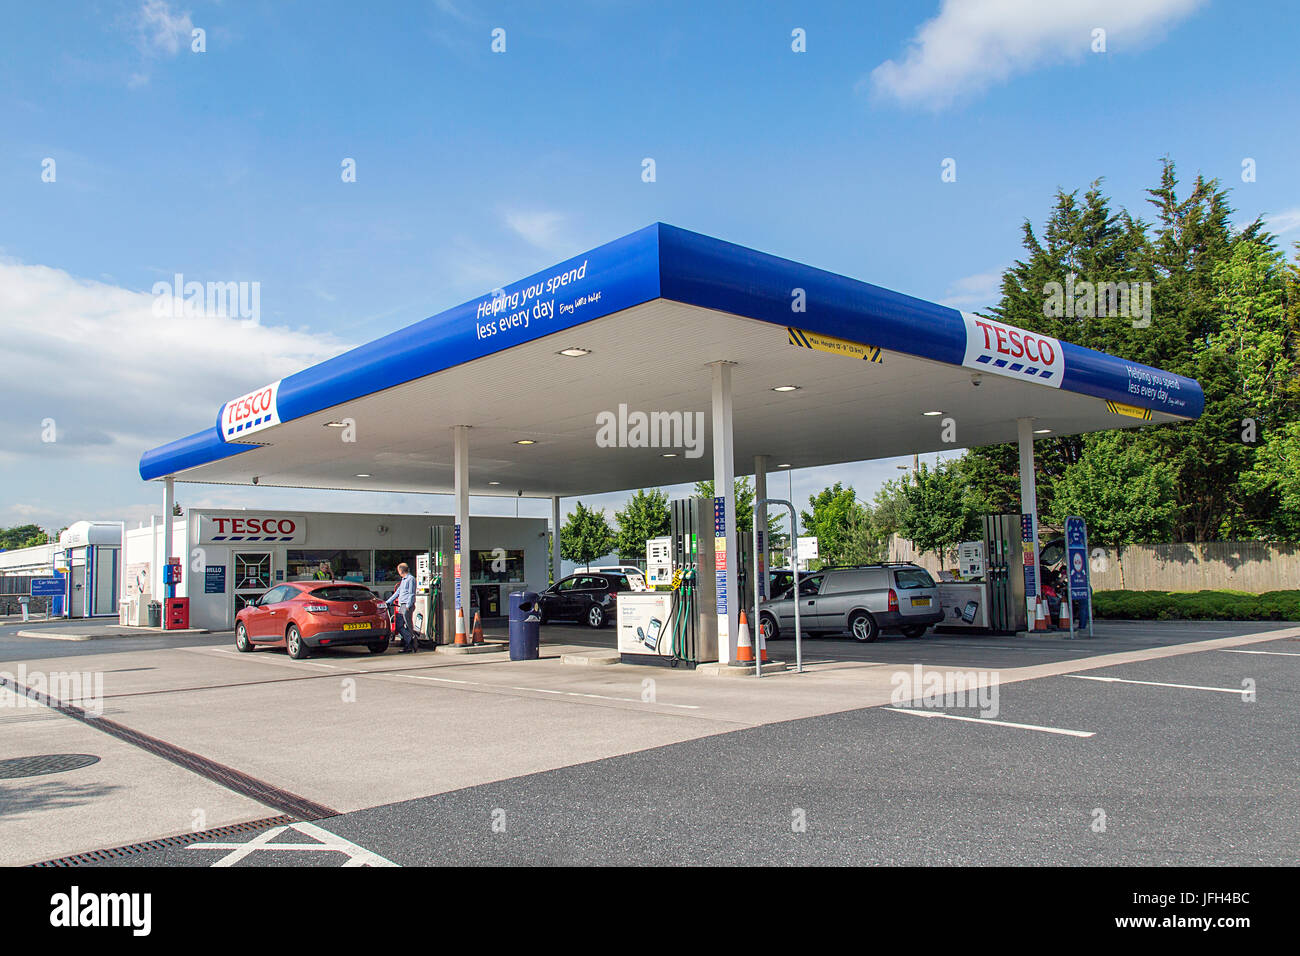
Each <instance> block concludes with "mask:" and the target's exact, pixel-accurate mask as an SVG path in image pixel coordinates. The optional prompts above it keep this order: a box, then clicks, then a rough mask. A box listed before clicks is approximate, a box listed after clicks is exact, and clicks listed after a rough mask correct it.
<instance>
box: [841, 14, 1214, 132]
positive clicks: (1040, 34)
mask: <svg viewBox="0 0 1300 956" xmlns="http://www.w3.org/2000/svg"><path fill="white" fill-rule="evenodd" d="M1203 2H1204V0H944V3H943V6H942V8H941V9H940V10H939V13H938V14H937V15H936V16H935V17H934V18H933V19H930V20H927V21H926V22H925V23H923V24H922V25H921V27H920V29H918V30H917V33H916V36H915V37H913V39H912V41H911V45H910V46H909V47H908V49H907V51H906V53H905V54H904V55H903V56H902V57H901V59H900V60H897V61H896V60H886V61H885V62H884V63H882V64H880V65H879V66H877V67H876V68H875V69H874V70H873V71H872V72H871V76H870V85H871V87H872V89H873V90H874V91H875V92H876V93H877V94H878V95H881V96H884V97H887V98H890V99H894V100H897V101H899V102H900V103H903V104H906V105H920V106H925V107H929V108H931V109H938V108H940V107H943V106H946V105H948V104H949V103H951V102H952V101H953V100H955V99H957V98H959V97H963V96H969V95H972V94H975V93H978V92H981V91H983V90H985V89H987V88H988V87H989V86H991V85H992V84H994V83H998V82H1001V81H1003V80H1006V79H1007V78H1009V77H1011V76H1013V75H1015V74H1017V73H1023V72H1026V71H1028V70H1031V69H1033V68H1035V67H1039V66H1043V65H1046V64H1051V63H1061V62H1068V61H1077V60H1079V59H1081V58H1082V57H1083V56H1085V55H1087V54H1088V53H1089V51H1090V50H1091V46H1092V42H1093V37H1092V32H1093V30H1094V29H1097V28H1100V29H1103V30H1105V31H1106V42H1107V49H1108V50H1111V51H1112V52H1113V51H1114V50H1116V49H1119V48H1122V49H1125V50H1129V49H1133V48H1134V47H1135V46H1138V45H1141V44H1144V43H1148V42H1151V41H1153V40H1156V39H1159V37H1160V36H1161V35H1162V34H1163V32H1164V31H1165V30H1166V29H1168V28H1169V27H1171V26H1173V25H1174V24H1175V23H1177V22H1178V21H1179V20H1181V19H1183V18H1184V17H1186V16H1188V15H1189V14H1190V13H1192V12H1193V11H1194V10H1195V9H1196V8H1197V7H1199V6H1201V5H1202V3H1203ZM865 82H866V80H865V79H864V81H863V83H865ZM863 83H860V84H859V87H861V86H862V85H863Z"/></svg>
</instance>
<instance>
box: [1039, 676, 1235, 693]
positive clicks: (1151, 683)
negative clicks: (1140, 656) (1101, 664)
mask: <svg viewBox="0 0 1300 956" xmlns="http://www.w3.org/2000/svg"><path fill="white" fill-rule="evenodd" d="M1061 676H1062V677H1073V678H1074V679H1075V680H1095V681H1101V682H1103V683H1106V684H1145V685H1147V686H1148V687H1178V688H1181V689H1182V690H1212V691H1214V692H1215V693H1218V694H1236V695H1237V696H1241V695H1242V694H1243V693H1245V691H1244V689H1243V688H1241V687H1202V686H1200V685H1199V684H1165V683H1162V682H1161V681H1158V680H1126V679H1125V678H1123V677H1092V676H1090V675H1088V674H1062V675H1061Z"/></svg>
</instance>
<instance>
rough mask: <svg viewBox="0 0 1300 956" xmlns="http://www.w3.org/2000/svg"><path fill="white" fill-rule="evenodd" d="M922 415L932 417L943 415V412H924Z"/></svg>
mask: <svg viewBox="0 0 1300 956" xmlns="http://www.w3.org/2000/svg"><path fill="white" fill-rule="evenodd" d="M921 414H922V415H927V416H930V415H942V414H943V412H922V413H921Z"/></svg>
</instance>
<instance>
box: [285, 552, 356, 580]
mask: <svg viewBox="0 0 1300 956" xmlns="http://www.w3.org/2000/svg"><path fill="white" fill-rule="evenodd" d="M285 565H286V571H285V580H287V581H327V580H333V581H355V582H356V583H358V584H360V583H362V582H365V581H369V580H371V577H370V552H369V551H345V550H329V549H324V550H314V551H287V552H285Z"/></svg>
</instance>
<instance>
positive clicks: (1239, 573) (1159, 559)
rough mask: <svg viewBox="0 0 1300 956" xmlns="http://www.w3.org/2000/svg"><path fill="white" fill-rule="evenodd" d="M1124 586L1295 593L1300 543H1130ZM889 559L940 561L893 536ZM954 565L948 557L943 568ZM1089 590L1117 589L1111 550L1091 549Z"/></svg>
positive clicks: (927, 564) (930, 565) (934, 564)
mask: <svg viewBox="0 0 1300 956" xmlns="http://www.w3.org/2000/svg"><path fill="white" fill-rule="evenodd" d="M1121 557H1122V559H1123V563H1124V587H1125V588H1126V589H1127V590H1130V591H1217V590H1224V589H1227V590H1232V591H1250V592H1253V593H1256V594H1261V593H1263V592H1264V591H1291V590H1296V589H1300V545H1298V544H1284V543H1280V542H1273V541H1207V542H1205V543H1204V544H1134V545H1130V546H1129V547H1127V548H1125V549H1124V551H1123V554H1122V556H1121ZM889 559H890V560H891V561H915V562H916V563H917V564H919V565H921V566H922V567H923V568H926V569H927V570H929V571H930V572H931V573H934V572H936V571H938V569H939V562H938V559H937V558H936V557H935V556H934V555H933V554H929V553H926V554H918V553H917V552H916V549H915V548H914V547H913V546H912V543H911V542H910V541H905V540H903V539H901V538H899V537H898V536H897V535H895V536H894V539H893V541H891V542H890V546H889ZM954 563H955V560H954V558H953V556H952V555H951V554H950V555H948V558H947V560H946V562H945V567H951V566H952V565H953V564H954ZM1091 564H1092V586H1093V588H1094V589H1096V590H1098V591H1114V590H1119V589H1120V568H1119V561H1117V560H1116V555H1115V551H1114V549H1113V548H1094V549H1093V560H1092V562H1091Z"/></svg>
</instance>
